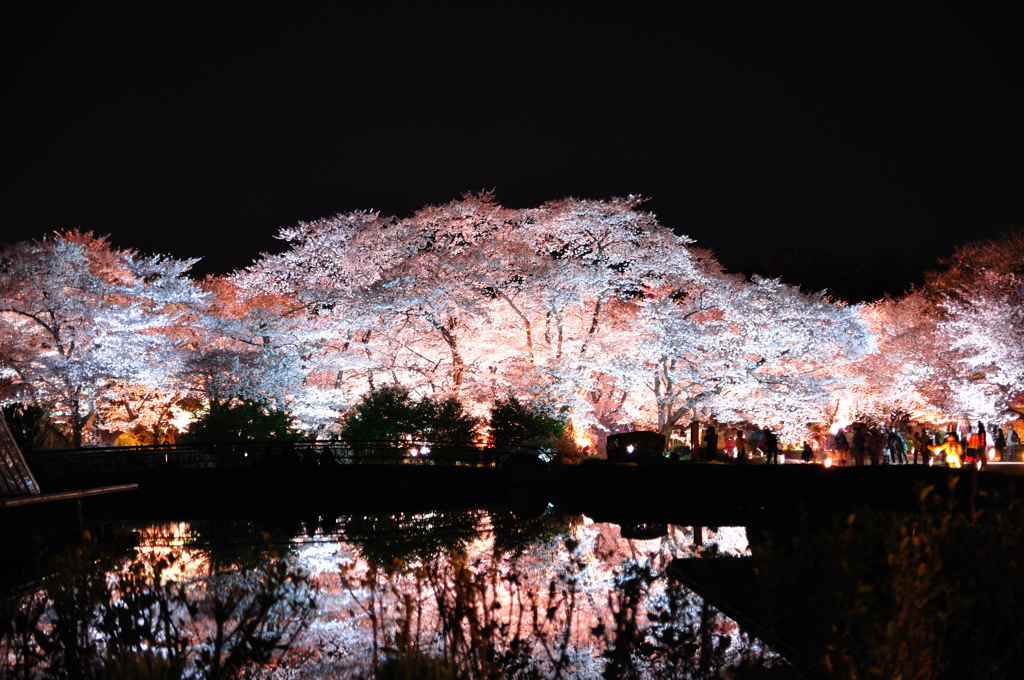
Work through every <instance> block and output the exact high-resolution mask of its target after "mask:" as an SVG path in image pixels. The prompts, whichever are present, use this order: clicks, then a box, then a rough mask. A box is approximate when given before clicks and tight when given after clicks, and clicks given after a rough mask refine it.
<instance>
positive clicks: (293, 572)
mask: <svg viewBox="0 0 1024 680" xmlns="http://www.w3.org/2000/svg"><path fill="white" fill-rule="evenodd" d="M181 528H182V527H181V526H178V527H176V531H177V532H178V536H179V538H176V539H174V540H175V541H178V540H180V534H181V532H180V529H181ZM169 529H170V528H169V527H163V528H162V529H159V528H157V527H154V532H155V533H160V534H167V533H168V531H169ZM151 538H152V534H151ZM179 553H184V554H189V553H191V555H189V556H190V557H193V558H194V557H196V556H197V555H196V551H194V550H189V549H188V548H184V547H181V546H169V545H164V546H159V545H155V544H154V545H151V546H150V547H149V549H148V550H147V549H143V550H140V551H139V552H138V553H137V554H135V555H133V556H132V557H131V558H127V559H125V558H123V557H122V556H121V555H120V554H118V553H117V551H116V550H112V549H111V547H110V545H109V542H108V541H103V540H98V539H97V538H96V537H95V536H93V535H92V534H91V533H90V532H88V531H84V532H83V534H82V536H81V540H80V541H78V542H76V543H73V544H71V545H69V546H67V547H66V548H64V550H62V551H61V552H60V553H57V554H55V555H53V556H52V557H50V558H49V559H48V560H47V567H46V571H47V576H45V577H44V578H43V580H42V583H41V588H40V590H39V591H38V592H36V593H33V594H31V595H29V596H28V597H26V598H23V599H21V600H20V601H17V600H4V601H3V602H0V678H4V679H5V678H25V679H29V678H37V677H55V678H70V679H72V680H86V679H87V678H183V677H190V678H191V677H195V678H211V679H220V678H234V677H239V676H241V674H242V673H243V672H244V671H245V670H246V668H247V667H251V666H253V665H261V666H266V665H267V664H268V663H270V662H271V661H272V660H273V659H274V658H275V657H277V656H278V655H279V653H280V651H281V650H283V649H287V648H288V647H290V646H291V645H292V643H293V642H294V640H295V636H296V635H297V633H298V632H299V631H300V630H301V629H302V627H303V626H304V625H305V624H304V622H305V620H306V619H307V618H308V616H309V614H310V612H311V610H312V608H313V607H314V600H313V593H312V591H311V590H310V589H309V588H308V579H307V576H306V575H305V573H303V572H302V571H301V570H298V569H296V568H295V567H293V566H292V565H291V564H289V562H288V561H287V560H285V559H282V558H281V556H279V555H274V554H272V552H271V553H269V556H268V557H267V558H266V559H264V560H262V561H261V562H260V563H259V564H257V565H255V566H252V567H250V568H245V569H236V568H232V569H228V570H223V571H221V570H212V569H209V570H208V571H207V572H206V573H205V574H204V575H202V576H196V577H190V578H182V570H181V569H180V568H178V565H177V564H176V562H177V561H178V560H179V559H181V557H180V555H179ZM206 566H207V568H208V567H209V563H208V562H206Z"/></svg>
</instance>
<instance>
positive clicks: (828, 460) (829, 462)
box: [825, 457, 832, 468]
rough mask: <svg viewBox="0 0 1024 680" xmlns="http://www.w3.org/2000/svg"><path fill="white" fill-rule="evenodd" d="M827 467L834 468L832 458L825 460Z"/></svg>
mask: <svg viewBox="0 0 1024 680" xmlns="http://www.w3.org/2000/svg"><path fill="white" fill-rule="evenodd" d="M825 467H826V468H830V467H832V458H831V457H829V458H826V459H825Z"/></svg>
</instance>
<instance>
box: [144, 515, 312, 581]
mask: <svg viewBox="0 0 1024 680" xmlns="http://www.w3.org/2000/svg"><path fill="white" fill-rule="evenodd" d="M138 533H139V542H140V546H141V547H143V548H146V547H178V546H180V547H183V548H187V549H188V550H189V559H190V560H191V561H193V562H196V561H198V556H197V555H195V553H196V552H200V553H201V554H202V555H203V556H204V557H205V560H206V561H207V562H208V563H209V570H210V572H211V573H213V572H218V571H224V570H228V569H232V568H237V569H251V568H253V567H255V566H257V565H260V564H263V563H265V562H266V561H267V560H268V559H269V558H270V557H271V556H272V555H274V554H277V553H281V552H285V553H287V552H289V551H291V549H292V547H293V545H292V542H291V541H292V539H293V538H295V536H297V535H300V534H301V533H302V523H301V522H300V521H299V520H298V518H293V519H292V520H291V521H289V519H288V518H287V517H275V518H259V519H241V518H237V517H221V518H214V519H210V518H200V519H192V520H190V521H188V522H161V523H151V524H149V525H147V526H145V527H143V528H141V529H140V530H139V532H138Z"/></svg>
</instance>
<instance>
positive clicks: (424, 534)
mask: <svg viewBox="0 0 1024 680" xmlns="http://www.w3.org/2000/svg"><path fill="white" fill-rule="evenodd" d="M486 518H487V514H486V512H485V511H483V510H479V509H460V510H439V511H437V512H427V513H401V512H399V513H391V514H377V515H356V516H352V517H348V518H347V519H345V520H344V522H343V523H341V533H342V535H343V536H344V539H345V541H346V542H348V543H351V544H352V545H354V546H356V547H357V548H358V549H359V552H360V554H362V556H363V557H364V558H366V559H367V560H368V561H369V562H372V563H374V564H379V565H389V564H391V563H392V562H394V561H395V560H409V559H413V558H420V559H429V558H431V557H432V556H434V555H437V554H440V553H447V552H448V551H450V550H456V551H462V550H465V549H466V546H467V545H468V543H469V542H470V541H472V540H473V539H475V538H477V536H478V535H479V533H480V530H481V526H480V525H481V522H482V521H483V520H485V519H486Z"/></svg>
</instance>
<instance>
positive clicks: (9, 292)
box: [0, 194, 1024, 443]
mask: <svg viewBox="0 0 1024 680" xmlns="http://www.w3.org/2000/svg"><path fill="white" fill-rule="evenodd" d="M279 238H281V239H282V240H283V241H284V243H285V246H286V247H285V249H284V250H283V252H281V253H279V254H275V255H263V256H262V257H260V258H259V259H258V260H256V261H255V262H254V263H253V265H252V266H250V267H249V268H247V269H245V270H242V271H238V272H235V273H233V274H231V275H229V276H226V277H211V278H208V279H206V280H204V281H202V282H196V281H193V280H191V279H189V278H188V277H187V272H188V269H189V267H190V266H191V265H192V264H194V262H193V261H189V260H184V261H183V260H176V259H174V258H170V257H163V256H155V257H148V256H147V257H143V256H140V255H139V254H137V253H135V252H132V251H122V250H118V249H116V248H114V247H113V246H112V245H110V244H109V243H108V242H107V241H106V239H104V238H95V237H93V236H92V235H91V234H81V233H78V232H66V233H57V234H55V235H53V236H50V237H47V238H45V239H43V240H40V241H33V242H25V243H19V244H13V245H8V246H5V247H4V248H3V249H2V251H0V362H2V363H0V377H2V381H3V382H2V389H3V393H2V399H3V400H4V401H5V402H12V401H21V402H23V403H26V404H34V405H38V406H41V407H43V408H44V409H45V411H46V412H47V413H48V414H49V415H50V416H51V419H52V422H53V423H54V424H55V426H56V427H57V428H58V429H60V430H61V431H62V432H63V434H64V435H65V437H66V438H67V439H68V441H69V443H78V442H80V441H87V442H97V441H100V440H101V439H102V438H104V437H105V436H107V435H104V434H103V433H105V432H107V433H116V432H123V431H129V430H131V429H132V428H137V427H138V426H142V427H143V428H144V429H146V430H148V431H151V432H154V433H155V436H156V435H158V434H159V432H161V431H164V430H166V428H168V427H169V425H170V424H171V423H172V422H174V423H176V424H178V425H179V426H183V425H184V423H185V422H186V421H187V416H186V415H185V413H184V411H183V410H182V409H183V407H186V406H191V407H192V408H195V407H196V406H197V405H201V404H202V403H203V402H204V401H205V400H207V399H211V398H218V399H222V400H223V399H232V398H254V399H259V400H263V401H266V402H268V403H270V404H272V405H274V406H277V407H285V408H287V409H288V410H289V411H290V412H291V413H292V414H293V415H294V416H295V417H296V418H297V420H298V421H299V423H300V424H301V425H302V427H304V428H305V429H306V430H308V431H310V432H311V433H322V434H326V433H329V432H330V431H332V430H334V429H336V427H337V423H338V420H339V416H340V415H341V414H342V413H343V412H344V410H345V409H346V407H347V406H348V405H349V404H351V403H353V402H354V401H356V400H357V399H358V398H359V396H360V395H362V394H363V393H365V392H366V391H368V390H372V389H374V388H376V387H380V386H382V385H391V384H400V385H403V386H405V387H406V388H408V389H410V390H411V391H412V392H413V393H414V394H417V395H433V396H441V397H448V396H454V397H457V398H459V399H460V400H461V401H462V402H463V403H464V404H465V405H466V406H467V408H469V409H470V411H471V412H474V413H475V414H477V415H481V416H483V415H486V413H487V411H488V409H489V407H490V404H491V403H492V402H493V400H494V399H495V398H499V397H506V396H508V395H513V396H516V397H517V398H519V399H520V400H524V401H527V402H529V403H531V404H534V405H535V406H537V407H539V408H543V409H547V410H548V411H550V412H551V413H557V414H563V415H566V416H568V417H570V418H571V420H572V422H573V425H574V428H575V431H576V432H577V435H578V436H579V437H581V438H582V439H587V438H589V439H590V441H591V442H592V443H597V442H598V441H599V440H600V439H601V438H603V436H604V435H606V434H607V433H608V432H611V431H621V430H624V429H630V428H644V429H654V430H658V431H661V432H663V433H666V434H667V433H670V432H671V431H672V430H673V428H677V427H682V426H684V425H686V424H687V423H689V422H690V421H691V420H693V419H695V418H696V419H699V420H702V421H707V420H712V419H713V420H716V421H718V422H737V421H750V422H756V423H759V424H772V425H774V426H776V427H781V428H782V429H783V431H784V432H785V433H786V434H787V435H788V436H789V437H790V438H797V437H801V436H803V434H804V433H805V432H806V426H807V425H808V424H812V423H813V424H825V425H828V424H830V423H831V422H832V421H833V420H835V419H837V418H842V417H844V414H845V415H851V414H858V415H860V416H864V415H867V416H869V417H876V418H878V419H884V418H886V417H888V415H889V413H891V412H892V411H893V410H894V409H897V410H899V409H902V410H903V411H905V412H907V413H911V414H913V415H915V416H916V417H926V418H929V419H932V420H934V421H939V420H942V419H946V420H948V419H953V418H979V417H984V418H987V419H994V418H998V417H1001V415H1003V414H1005V413H1006V412H1007V408H1008V407H1009V406H1010V405H1011V404H1012V403H1013V400H1014V399H1015V398H1016V396H1017V395H1016V393H1015V388H1014V386H1015V385H1016V384H1018V383H1019V379H1020V376H1021V373H1022V372H1024V360H1022V357H1024V342H1021V339H1020V338H1019V337H1018V336H1019V335H1020V331H1019V330H1018V329H1019V328H1021V323H1020V319H1019V317H1020V316H1021V313H1022V312H1021V309H1022V307H1021V302H1022V300H1024V292H1022V289H1021V285H1020V283H1019V282H1018V281H1017V279H1016V278H1015V277H1014V275H1013V274H1012V273H1002V272H998V271H989V270H985V271H983V272H982V273H981V274H980V275H978V276H977V278H975V279H972V281H973V282H974V283H972V285H971V288H970V290H969V291H965V290H964V291H962V290H960V289H959V288H956V287H954V288H953V290H950V291H945V292H941V293H940V292H936V291H927V292H924V291H916V292H911V293H910V294H908V295H906V296H904V297H903V298H900V299H887V300H883V301H880V302H878V303H874V304H870V305H865V306H850V305H844V304H839V303H836V302H833V301H832V300H830V299H829V298H828V297H827V296H826V295H825V294H824V293H819V294H813V295H808V294H805V293H803V292H801V291H800V290H798V289H797V288H795V287H792V286H788V285H785V284H782V283H780V282H779V281H777V280H771V279H762V278H758V277H754V278H753V279H752V280H746V279H744V278H743V277H740V276H736V275H731V274H727V273H725V272H724V271H723V270H722V268H721V266H720V265H719V264H718V263H717V262H716V261H715V259H714V257H713V256H712V255H711V253H710V252H708V251H705V250H702V249H700V248H696V247H695V246H694V245H693V243H692V242H691V241H690V240H689V239H687V238H686V237H683V236H678V235H676V234H674V233H673V232H672V231H671V230H669V229H667V228H665V227H664V226H662V225H661V224H659V222H658V221H657V219H656V218H655V217H654V215H652V214H650V213H648V212H645V211H644V210H643V202H642V200H641V199H639V198H636V197H627V198H616V199H610V200H578V199H563V200H559V201H552V202H549V203H546V204H544V205H542V206H540V207H538V208H531V209H509V208H505V207H503V206H501V205H499V204H498V203H497V202H495V200H494V199H493V197H492V196H491V195H490V194H482V195H467V196H465V197H463V198H462V199H460V200H457V201H453V202H451V203H449V204H446V205H441V206H428V207H425V208H423V209H422V210H420V211H419V212H417V213H415V214H414V215H412V216H410V217H408V218H404V219H400V218H395V217H387V216H383V215H380V214H377V213H373V212H356V213H350V214H345V215H338V216H335V217H331V218H326V219H322V220H318V221H315V222H311V223H300V224H299V225H297V226H295V227H290V228H285V229H282V230H281V232H280V235H279ZM993 329H1002V331H1005V332H999V333H993V332H992V330H993Z"/></svg>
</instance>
